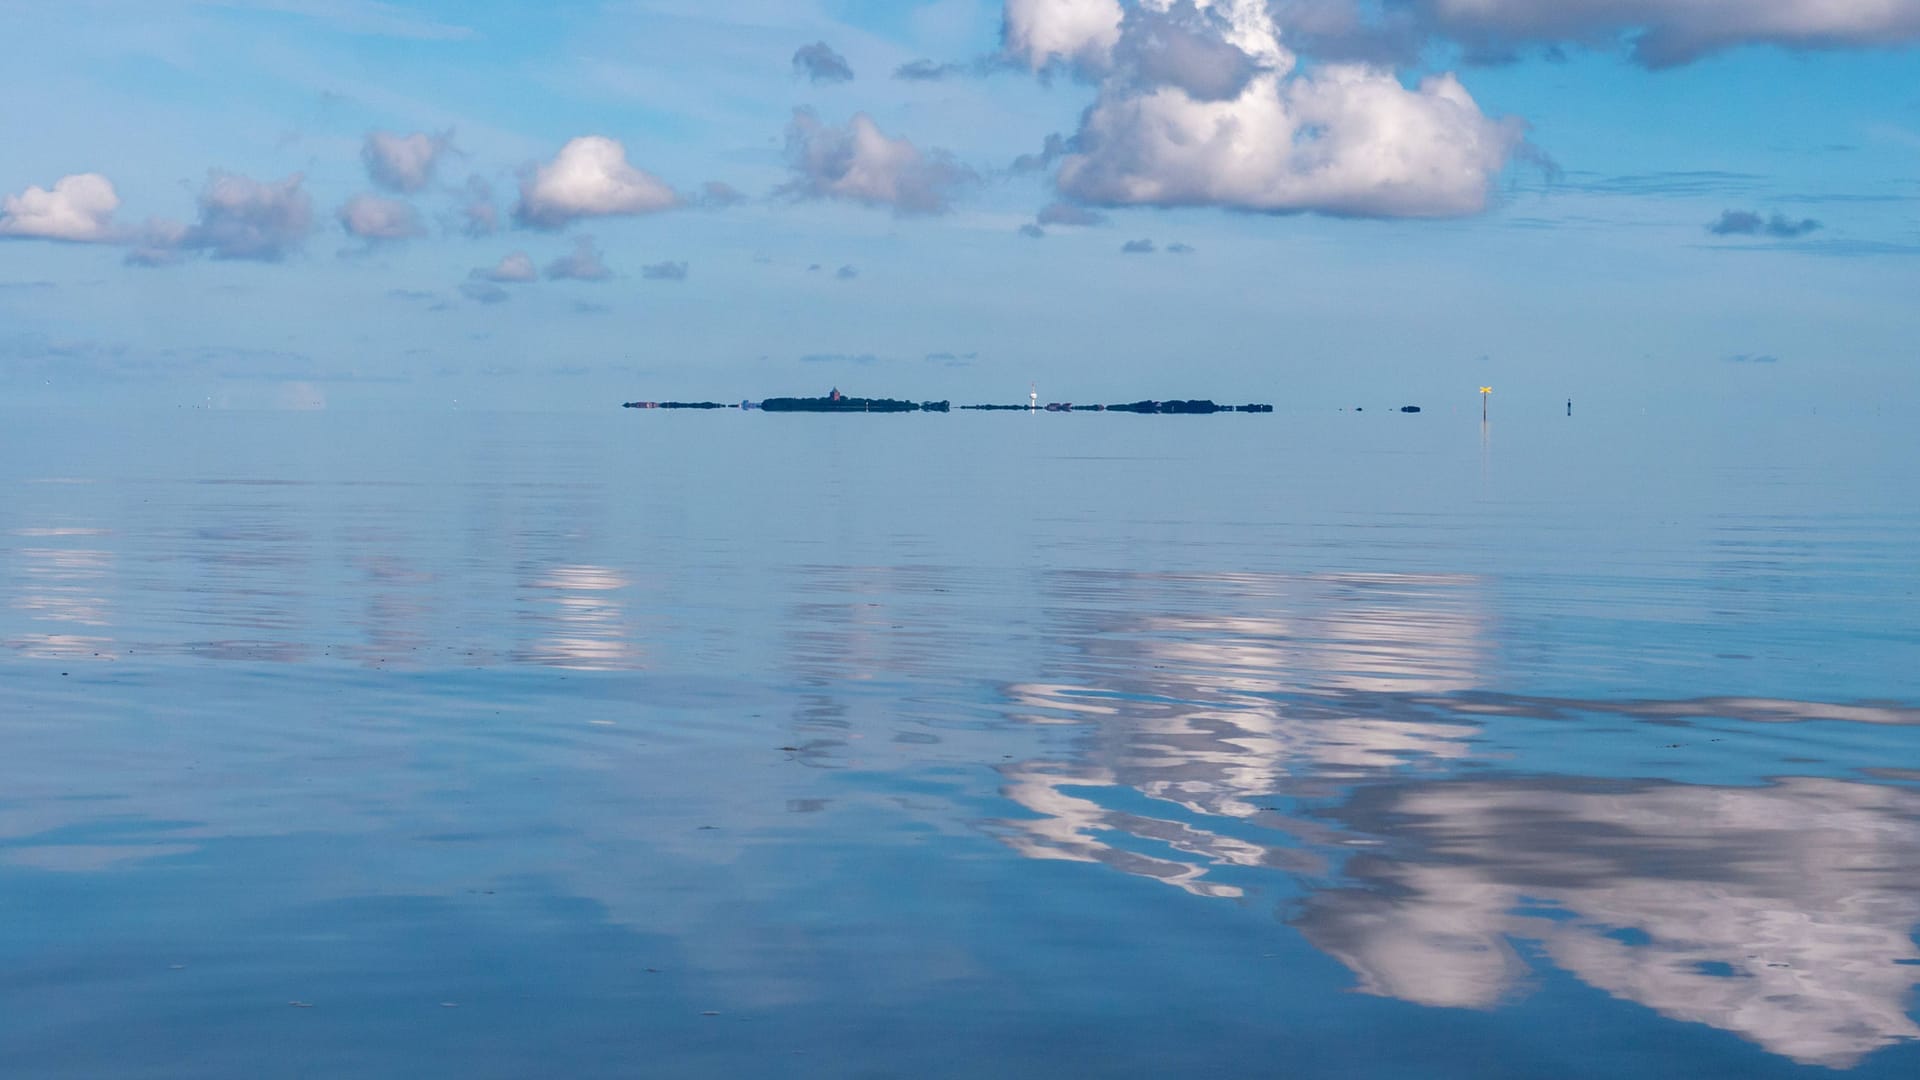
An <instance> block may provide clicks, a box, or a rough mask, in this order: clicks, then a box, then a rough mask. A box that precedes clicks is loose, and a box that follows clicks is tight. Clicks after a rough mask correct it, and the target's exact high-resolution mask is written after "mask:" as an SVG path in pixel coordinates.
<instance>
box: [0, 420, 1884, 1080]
mask: <svg viewBox="0 0 1920 1080" xmlns="http://www.w3.org/2000/svg"><path fill="white" fill-rule="evenodd" d="M1724 426H1725V429H1726V431H1727V432H1730V433H1732V434H1731V435H1726V434H1723V435H1721V436H1718V437H1712V438H1709V437H1706V436H1702V435H1700V434H1698V432H1697V431H1696V430H1695V429H1693V428H1688V427H1682V426H1680V425H1677V424H1662V423H1658V422H1655V421H1650V420H1648V419H1647V418H1645V417H1642V416H1634V417H1627V418H1608V417H1605V416H1600V415H1595V416H1581V417H1576V418H1567V417H1564V416H1557V415H1550V414H1549V413H1545V412H1543V413H1542V414H1541V416H1540V417H1538V418H1533V419H1529V418H1526V417H1521V418H1520V419H1517V420H1511V421H1509V420H1500V421H1498V422H1497V423H1496V424H1495V425H1494V426H1493V427H1492V428H1489V429H1486V430H1483V429H1482V428H1481V426H1480V424H1479V420H1478V417H1477V416H1473V415H1470V414H1467V413H1464V412H1446V413H1442V412H1433V411H1430V412H1428V413H1426V414H1423V415H1420V416H1402V415H1399V414H1390V415H1380V414H1375V413H1366V414H1351V413H1348V414H1333V415H1288V414H1286V413H1284V412H1283V413H1281V414H1277V415H1273V416H1238V415H1235V416H1225V417H1133V416H1082V415H1071V416H1027V415H1023V414H988V415H973V414H964V415H963V414H954V415H951V416H903V417H879V416H876V417H837V416H761V415H740V414H737V413H728V414H704V415H670V414H649V415H633V414H622V413H620V412H619V411H618V410H609V412H608V413H607V414H606V415H593V416H585V417H579V416H573V417H545V416H488V417H459V416H451V417H425V418H423V417H417V416H406V417H378V416H375V417H348V416H330V415H291V416H284V415H271V416H269V415H258V416H250V415H234V414H218V413H197V412H182V413H171V414H161V415H152V416H133V417H121V418H116V419H114V420H113V421H111V422H109V421H107V420H103V419H100V418H96V417H82V416H66V417H25V416H16V417H12V418H10V421H9V423H7V424H6V425H5V426H4V429H0V746H4V747H5V750H4V753H0V1061H3V1062H5V1063H6V1071H7V1073H8V1074H9V1075H20V1076H36V1077H89V1078H91V1077H262V1076H358V1077H419V1076H436V1075H450V1076H451V1075H457V1076H463V1077H515V1076H531V1075H550V1076H559V1075H573V1076H629V1075H659V1076H724V1077H752V1076H766V1077H792V1076H820V1077H844V1076H876V1077H877V1076H901V1077H930V1076H942V1077H945V1076H980V1077H1006V1076H1088V1077H1092V1076H1116V1077H1118V1076H1210V1075H1221V1076H1226V1075H1233V1076H1245V1075H1289V1076H1325V1077H1383V1078H1384V1077H1396V1078H1397V1077H1403V1076H1412V1075H1418V1076H1423V1077H1448V1076H1458V1077H1475V1078H1478V1077H1497V1076H1512V1077H1539V1076H1556V1077H1614V1076H1620V1075H1627V1074H1632V1075H1638V1076H1646V1077H1698V1076H1708V1075H1730V1076H1731V1075H1738V1076H1762V1077H1765V1076H1797V1075H1805V1074H1816V1073H1821V1072H1828V1071H1847V1072H1848V1073H1849V1074H1850V1075H1853V1076H1859V1077H1882V1076H1884V1077H1909V1076H1912V1075H1915V1074H1916V1073H1920V1041H1916V1040H1917V1039H1920V1019H1917V1016H1920V1014H1917V1013H1916V991H1915V988H1916V984H1920V943H1917V942H1916V938H1915V932H1916V930H1920V619H1916V616H1915V612H1916V610H1920V608H1916V603H1915V595H1916V586H1920V541H1916V537H1920V499H1915V498H1914V496H1913V493H1914V492H1916V491H1920V465H1917V464H1916V463H1917V462H1920V438H1916V436H1915V435H1914V434H1912V433H1911V432H1907V431H1900V430H1897V425H1895V424H1893V423H1892V422H1891V421H1886V422H1884V423H1882V422H1879V421H1877V420H1869V421H1868V422H1864V423H1862V422H1846V421H1841V420H1837V419H1835V420H1827V421H1821V420H1819V419H1818V418H1813V419H1811V420H1807V421H1802V422H1797V423H1795V424H1792V425H1787V424H1780V425H1778V426H1774V427H1765V426H1761V427H1755V426H1752V425H1732V424H1728V425H1724Z"/></svg>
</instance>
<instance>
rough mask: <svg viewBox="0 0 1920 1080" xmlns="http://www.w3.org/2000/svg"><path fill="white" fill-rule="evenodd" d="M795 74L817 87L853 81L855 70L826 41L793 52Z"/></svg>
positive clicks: (801, 47) (804, 46)
mask: <svg viewBox="0 0 1920 1080" xmlns="http://www.w3.org/2000/svg"><path fill="white" fill-rule="evenodd" d="M793 72H794V74H796V75H799V76H801V77H803V78H805V79H806V80H807V81H808V82H811V83H814V84H816V85H818V84H820V83H843V82H851V81H853V68H852V67H851V66H850V65H849V64H848V63H847V58H846V57H844V56H841V55H840V54H839V53H837V52H834V51H833V47H832V46H831V45H828V44H827V43H826V42H824V41H816V42H814V43H813V44H811V45H802V46H800V47H799V48H798V49H795V50H794V52H793Z"/></svg>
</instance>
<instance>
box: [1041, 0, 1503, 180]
mask: <svg viewBox="0 0 1920 1080" xmlns="http://www.w3.org/2000/svg"><path fill="white" fill-rule="evenodd" d="M1003 37H1004V47H1005V49H1006V51H1007V54H1008V56H1009V58H1010V59H1012V60H1014V61H1016V62H1019V63H1022V64H1025V65H1027V66H1029V67H1032V68H1034V69H1036V70H1037V69H1041V68H1045V67H1048V66H1049V65H1057V64H1060V63H1066V64H1069V65H1071V66H1072V67H1073V68H1074V69H1075V70H1076V71H1078V72H1079V73H1081V74H1082V75H1083V76H1085V77H1087V78H1090V79H1093V80H1095V81H1096V82H1097V84H1098V96H1097V98H1096V100H1095V101H1094V103H1093V105H1092V106H1091V107H1090V108H1088V109H1087V111H1086V112H1085V114H1084V115H1083V116H1082V118H1081V122H1080V128H1079V130H1078V131H1077V132H1076V133H1075V134H1074V136H1073V137H1072V138H1071V139H1070V140H1069V141H1068V142H1067V144H1066V152H1065V153H1064V154H1062V155H1061V156H1060V158H1059V162H1058V168H1057V172H1056V174H1055V181H1056V184H1057V186H1058V188H1059V190H1060V192H1061V193H1062V194H1063V195H1065V196H1067V197H1068V198H1070V199H1072V200H1075V201H1077V202H1080V203H1085V204H1092V205H1106V206H1125V205H1152V206H1219V207H1226V208H1231V209H1238V210H1254V211H1266V212H1275V213H1294V212H1305V211H1312V212H1318V213H1325V214H1336V215H1345V216H1359V217H1449V216H1459V215H1466V214H1473V213H1477V212H1479V211H1480V210H1482V209H1484V208H1485V207H1486V205H1487V200H1488V197H1489V194H1490V192H1491V190H1492V187H1493V184H1494V181H1495V179H1496V178H1497V177H1498V176H1499V174H1500V172H1501V170H1502V169H1504V168H1505V167H1506V165H1507V162H1508V161H1509V160H1510V159H1511V157H1512V155H1513V153H1514V151H1515V149H1516V148H1517V147H1518V146H1519V145H1520V143H1521V141H1522V135H1523V132H1522V129H1521V126H1520V125H1519V124H1518V123H1517V122H1513V121H1505V120H1498V119H1494V118H1491V117H1488V116H1487V115H1486V114H1485V113H1483V112H1482V111H1481V110H1480V107H1479V106H1478V105H1477V104H1476V103H1475V102H1474V100H1473V97H1472V96H1471V95H1470V94H1468V93H1467V90H1466V88H1465V87H1463V86H1462V85H1461V84H1460V81H1459V80H1458V79H1456V78H1454V77H1453V76H1452V75H1437V76H1433V77H1430V78H1427V79H1425V80H1423V81H1422V82H1421V83H1420V84H1419V85H1417V86H1415V87H1413V88H1408V87H1407V86H1405V85H1403V84H1402V83H1401V81H1400V80H1399V78H1398V77H1397V76H1396V75H1395V74H1394V73H1393V72H1392V71H1391V70H1389V69H1387V68H1384V67H1378V66H1373V65H1369V64H1363V63H1336V64H1326V65H1323V66H1320V67H1318V68H1316V69H1314V70H1312V71H1311V72H1303V71H1302V70H1301V69H1300V67H1299V63H1298V58H1297V56H1296V55H1295V53H1294V52H1293V51H1292V50H1290V49H1289V48H1288V47H1287V46H1286V45H1284V44H1283V43H1282V38H1281V32H1280V28H1279V27H1278V26H1277V25H1276V23H1275V21H1274V18H1273V15H1272V13H1271V11H1270V9H1269V7H1268V6H1267V5H1266V4H1265V3H1263V2H1261V0H1142V2H1141V3H1140V4H1138V5H1136V6H1132V7H1126V8H1123V7H1121V5H1120V4H1118V3H1117V2H1114V0H1008V3H1007V7H1006V24H1005V31H1004V34H1003Z"/></svg>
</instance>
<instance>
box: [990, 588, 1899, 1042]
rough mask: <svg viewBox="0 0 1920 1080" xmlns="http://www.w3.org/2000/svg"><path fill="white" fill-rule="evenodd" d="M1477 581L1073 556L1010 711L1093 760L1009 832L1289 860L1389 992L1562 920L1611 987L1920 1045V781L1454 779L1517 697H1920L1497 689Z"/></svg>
mask: <svg viewBox="0 0 1920 1080" xmlns="http://www.w3.org/2000/svg"><path fill="white" fill-rule="evenodd" d="M1103 590H1104V591H1103ZM1063 594H1064V595H1063ZM1478 594H1479V589H1478V587H1477V583H1476V582H1475V581H1474V580H1473V579H1470V578H1459V577H1432V576H1428V577H1408V578H1396V577H1394V576H1392V575H1367V576H1365V577H1361V578H1344V577H1325V578H1299V579H1280V580H1274V581H1270V582H1259V581H1255V580H1252V579H1249V578H1247V577H1245V576H1240V575H1236V576H1234V577H1231V578H1225V579H1219V580H1208V579H1200V578H1193V577H1188V578H1183V579H1171V578H1164V579H1163V578H1153V577H1140V576H1134V575H1107V576H1104V577H1103V578H1101V579H1099V580H1098V581H1097V582H1096V581H1092V580H1090V579H1089V578H1087V577H1086V576H1084V575H1079V576H1074V577H1073V578H1072V579H1071V580H1070V587H1068V588H1066V589H1064V590H1055V591H1047V592H1044V593H1043V599H1044V600H1045V602H1047V603H1048V605H1049V608H1048V610H1049V615H1050V619H1051V625H1050V626H1049V628H1048V635H1049V637H1050V638H1051V639H1052V640H1054V641H1056V642H1057V643H1059V645H1060V646H1061V648H1060V649H1059V650H1058V652H1057V653H1055V654H1053V655H1051V656H1050V657H1049V660H1050V661H1051V663H1050V664H1049V665H1048V667H1047V671H1046V675H1047V677H1048V680H1049V681H1044V682H1042V681H1035V682H1026V683H1019V684H1015V685H1012V686H1009V687H1007V688H1006V690H1005V701H1006V707H1007V709H1008V711H1009V713H1010V714H1012V715H1013V716H1015V717H1017V718H1019V719H1021V720H1023V721H1026V722H1028V723H1035V724H1045V725H1070V726H1073V727H1077V728H1079V729H1080V731H1079V732H1078V733H1076V734H1075V735H1074V736H1073V737H1072V738H1073V747H1074V753H1073V754H1072V755H1071V757H1070V758H1069V759H1067V760H1035V761H1026V762H1019V763H1015V764H1010V765H1006V766H1002V767H1001V768H1000V773H1001V775H1002V777H1003V787H1002V794H1003V795H1004V796H1005V797H1006V798H1008V799H1009V800H1011V801H1012V802H1013V803H1015V804H1017V805H1019V806H1020V807H1022V808H1023V809H1024V810H1026V811H1028V812H1030V814H1031V815H1032V816H1029V817H1021V818H1013V819H1006V820H1000V821H994V822H990V823H988V824H987V828H989V829H990V830H991V831H992V832H994V833H995V834H996V835H998V836H1000V837H1001V839H1002V840H1003V841H1004V842H1006V843H1007V844H1008V845H1009V846H1010V847H1012V848H1013V849H1014V850H1016V851H1018V852H1020V853H1021V854H1022V855H1024V856H1027V857H1030V858H1037V859H1050V860H1070V861H1079V862H1090V863H1101V864H1104V865H1106V866H1109V867H1111V868H1113V869H1117V870H1121V871H1123V872H1125V873H1129V874H1133V875H1137V876H1141V877H1145V878H1149V879H1152V880H1155V881H1160V882H1164V883H1167V884H1171V885H1174V886H1176V887H1178V888H1180V889H1183V890H1185V891H1187V892H1189V893H1192V894H1194V895H1197V896H1202V897H1216V898H1234V897H1242V896H1245V895H1248V892H1249V888H1250V887H1253V886H1250V885H1249V884H1246V883H1249V882H1253V883H1257V882H1258V881H1259V878H1258V877H1257V876H1250V875H1249V874H1248V873H1247V871H1248V870H1250V869H1255V868H1266V869H1268V870H1278V871H1280V872H1282V873H1284V874H1286V875H1288V876H1289V877H1290V878H1292V881H1293V884H1294V885H1296V886H1300V887H1305V888H1306V889H1307V890H1308V899H1307V900H1306V901H1305V902H1304V904H1302V906H1301V908H1300V910H1299V912H1298V913H1297V915H1296V916H1294V917H1293V918H1292V919H1291V921H1292V922H1293V923H1294V924H1295V925H1296V926H1297V927H1298V928H1299V929H1300V930H1301V931H1302V932H1303V933H1304V934H1305V935H1306V936H1307V938H1308V940H1309V941H1311V942H1313V943H1314V944H1315V945H1316V946H1318V947H1320V948H1321V949H1323V950H1325V951H1326V952H1328V953H1329V954H1331V955H1333V956H1335V957H1337V958H1338V959H1340V960H1341V962H1342V963H1344V964H1346V965H1347V966H1348V967H1349V968H1351V969H1352V970H1353V971H1354V972H1355V973H1356V975H1358V976H1359V977H1360V979H1361V986H1362V989H1364V990H1365V991H1367V992H1369V993H1373V994H1378V995H1382V996H1389V997H1396V998H1401V999H1404V1000H1407V1001H1412V1002H1417V1003H1420V1004H1424V1005H1432V1006H1452V1007H1470V1008H1487V1007H1493V1006H1496V1005H1498V1004H1500V1003H1502V1002H1503V1001H1505V1000H1507V999H1508V998H1510V997H1511V996H1513V995H1514V994H1515V993H1517V992H1518V991H1519V990H1520V989H1522V988H1523V987H1524V986H1525V985H1526V984H1527V982H1528V979H1529V976H1530V975H1531V972H1532V966H1531V965H1532V961H1530V959H1529V958H1528V954H1526V953H1525V952H1523V950H1522V948H1521V947H1520V946H1518V945H1517V944H1516V942H1520V941H1536V942H1539V944H1540V949H1541V955H1542V956H1543V957H1544V959H1545V960H1546V961H1548V962H1550V963H1552V964H1554V965H1555V966H1556V967H1558V968H1560V969H1561V970H1564V971H1566V972H1568V973H1570V974H1572V975H1574V976H1575V977H1577V978H1579V979H1580V980H1581V981H1583V982H1585V983H1587V984H1588V985H1591V986H1594V987H1596V988H1599V989H1601V990H1604V991H1606V992H1607V993H1609V994H1612V995H1613V996H1615V997H1618V998H1621V999H1624V1000H1628V1001H1634V1002H1637V1003H1640V1004H1642V1005H1645V1006H1646V1007H1648V1008H1651V1009H1653V1010H1655V1011H1657V1012H1659V1013H1661V1014H1662V1015H1665V1016H1668V1017H1670V1018H1673V1019H1676V1020H1683V1021H1689V1022H1694V1023H1700V1024H1705V1025H1709V1026H1712V1027H1715V1028H1718V1029H1720V1030H1723V1031H1728V1032H1731V1033H1734V1034H1736V1035H1739V1036H1741V1037H1743V1038H1746V1039H1748V1040H1750V1041H1752V1042H1754V1043H1757V1044H1758V1045H1760V1046H1762V1047H1764V1048H1766V1049H1767V1050H1769V1051H1771V1052H1773V1053H1776V1054H1779V1055H1781V1056H1784V1057H1787V1058H1790V1059H1792V1060H1795V1061H1798V1062H1802V1063H1807V1064H1817V1065H1823V1066H1827V1067H1831V1068H1845V1067H1848V1066H1850V1065H1852V1064H1855V1063H1857V1062H1858V1061H1859V1060H1860V1059H1861V1058H1862V1057H1863V1056H1864V1055H1866V1054H1868V1053H1870V1052H1871V1051H1873V1050H1874V1049H1876V1048H1878V1047H1881V1046H1885V1045H1888V1044H1890V1043H1892V1042H1895V1041H1899V1040H1905V1039H1911V1038H1916V1037H1920V1026H1916V1024H1915V1022H1914V1020H1913V1019H1912V1018H1911V1017H1910V1016H1909V1015H1908V1014H1907V1011H1906V1009H1907V1005H1908V1000H1909V995H1910V994H1911V992H1912V990H1913V987H1914V985H1915V983H1916V982H1920V968H1916V967H1914V966H1908V965H1912V964H1916V963H1920V948H1917V947H1916V945H1915V943H1914V939H1913V933H1914V928H1915V926H1916V925H1920V792H1916V791H1913V790H1911V789H1908V788H1903V787H1892V786H1882V785H1876V784H1870V783H1861V782H1856V781H1851V780H1840V779H1820V778H1804V777H1800V778H1795V777H1789V778H1782V779H1778V780H1776V781H1774V782H1771V783H1769V784H1767V785H1765V786H1756V787H1729V786H1715V785H1708V784H1685V783H1675V782H1670V781H1601V780H1593V779H1586V778H1562V777H1553V776H1545V777H1539V776H1535V777H1528V778H1524V779H1511V780H1510V779H1502V778H1494V777H1487V776H1486V775H1485V774H1484V773H1482V774H1479V775H1465V776H1463V775H1461V774H1460V772H1459V770H1460V767H1461V766H1462V765H1463V764H1466V763H1468V762H1470V761H1475V760H1476V759H1478V760H1481V761H1485V760H1487V759H1486V758H1485V757H1484V756H1481V755H1482V752H1481V751H1480V749H1479V746H1480V743H1481V740H1482V733H1483V724H1484V723H1485V721H1486V720H1487V719H1488V718H1491V717H1496V716H1497V717H1521V718H1528V719H1537V720H1543V721H1567V720H1584V721H1587V722H1589V723H1591V722H1601V723H1604V722H1607V721H1608V718H1617V719H1625V720H1629V721H1640V722H1645V723H1656V724H1676V723H1690V722H1694V721H1707V720H1714V721H1735V722H1742V721H1744V722H1764V723H1791V722H1829V723H1833V722H1838V723H1857V724H1873V725H1889V724H1891V725H1913V724H1916V723H1920V709H1913V708H1908V707H1905V706H1902V705H1898V704H1892V703H1851V704H1835V703H1822V702H1805V701H1786V700H1778V699H1769V698H1748V697H1717V698H1699V699H1691V700H1674V701H1657V700H1630V701H1622V702H1607V701H1591V700H1577V699H1548V698H1527V697H1519V696H1511V695H1500V694H1494V693H1490V692H1486V691H1482V690H1478V689H1476V685H1477V679H1478V678H1479V672H1480V671H1481V670H1482V669H1483V668H1484V666H1485V663H1486V658H1487V657H1488V656H1489V655H1490V654H1491V651H1492V647H1491V644H1490V642H1489V641H1488V630H1487V627H1488V620H1487V618H1486V617H1484V616H1483V615H1482V614H1481V613H1480V612H1479V609H1478V607H1477V597H1478ZM1209 605H1211V606H1213V607H1214V608H1215V609H1216V611H1220V612H1227V613H1228V614H1209V613H1207V612H1206V610H1205V609H1206V608H1207V607H1208V606H1209ZM1263 605H1269V606H1271V609H1272V610H1271V611H1268V612H1261V611H1259V610H1257V609H1258V608H1260V607H1262V606H1263ZM1290 799H1294V800H1297V799H1306V800H1310V801H1311V802H1310V804H1309V805H1310V806H1311V807H1314V808H1312V809H1293V810H1287V809H1285V808H1284V807H1283V806H1281V805H1276V804H1277V803H1285V802H1287V801H1288V800H1290ZM1295 805H1298V804H1297V803H1296V804H1295ZM1320 806H1328V807H1331V808H1330V809H1325V810H1322V809H1318V808H1317V807H1320ZM1283 814H1284V815H1285V816H1283ZM1356 852H1359V853H1358V854H1356Z"/></svg>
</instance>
